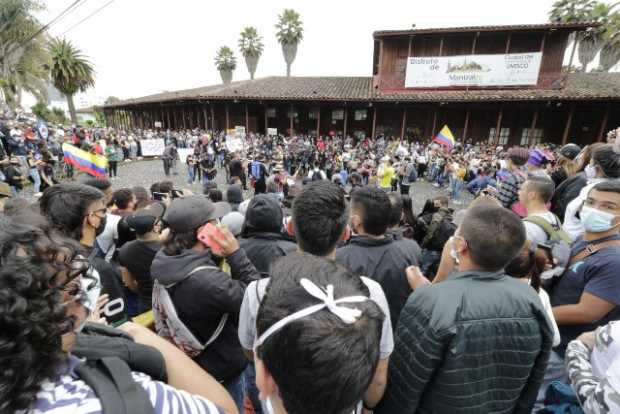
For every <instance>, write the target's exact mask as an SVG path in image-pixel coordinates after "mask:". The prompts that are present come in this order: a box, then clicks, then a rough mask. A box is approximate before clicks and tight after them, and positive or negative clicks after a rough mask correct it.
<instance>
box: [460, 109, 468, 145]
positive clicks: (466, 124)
mask: <svg viewBox="0 0 620 414" xmlns="http://www.w3.org/2000/svg"><path fill="white" fill-rule="evenodd" d="M468 127H469V108H467V111H466V112H465V125H463V137H462V138H461V141H463V144H465V140H466V139H467V128H468Z"/></svg>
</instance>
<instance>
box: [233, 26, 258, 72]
mask: <svg viewBox="0 0 620 414" xmlns="http://www.w3.org/2000/svg"><path fill="white" fill-rule="evenodd" d="M263 48H264V45H263V37H262V36H259V35H258V32H257V31H256V28H255V27H252V26H248V27H246V28H244V29H243V31H242V32H241V37H240V38H239V51H240V52H241V54H242V55H243V57H244V58H245V64H246V65H247V67H248V72H250V79H254V73H255V72H256V66H257V65H258V59H259V58H260V57H261V55H262V54H263Z"/></svg>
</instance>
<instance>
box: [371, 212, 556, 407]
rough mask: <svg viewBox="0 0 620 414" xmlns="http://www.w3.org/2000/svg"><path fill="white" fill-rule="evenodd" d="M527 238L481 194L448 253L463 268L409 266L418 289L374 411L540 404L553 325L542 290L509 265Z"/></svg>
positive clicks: (406, 311)
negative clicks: (432, 274) (428, 272)
mask: <svg viewBox="0 0 620 414" xmlns="http://www.w3.org/2000/svg"><path fill="white" fill-rule="evenodd" d="M524 243H525V228H524V227H523V223H522V222H521V220H520V219H519V218H518V217H517V216H516V215H515V214H514V213H512V212H510V211H508V210H506V209H505V208H502V207H500V206H498V205H496V204H495V203H494V202H488V201H485V202H478V203H477V204H474V205H472V206H470V208H469V209H468V210H467V213H466V217H465V219H464V220H463V223H462V224H461V225H460V226H459V228H458V229H457V231H456V233H455V236H454V237H453V238H452V239H451V240H450V241H449V242H448V243H446V245H445V247H444V251H443V253H442V263H441V264H440V268H441V267H443V266H450V267H455V270H456V272H453V273H451V274H450V275H449V276H448V278H447V279H445V280H442V281H435V282H434V283H433V284H430V282H428V280H427V279H425V278H424V276H423V275H422V274H421V273H420V272H419V269H417V268H416V267H411V268H408V269H407V280H408V281H409V282H410V284H411V286H412V288H413V289H414V292H413V294H412V295H411V296H410V297H409V299H408V300H407V303H406V305H405V307H404V308H403V310H402V313H401V315H400V320H399V325H398V330H397V332H396V340H395V344H396V345H395V349H394V352H395V354H394V355H393V356H392V358H390V366H389V370H388V373H389V374H388V386H387V389H386V393H385V396H384V397H383V400H382V401H381V403H380V404H379V406H377V407H376V409H375V410H374V412H375V413H377V414H386V413H388V414H391V413H394V414H396V413H398V414H401V413H413V412H446V413H448V412H450V413H452V412H478V411H480V410H481V407H485V408H483V409H482V410H483V411H484V412H487V411H489V412H490V411H493V412H503V413H513V412H522V413H529V412H531V410H532V406H533V404H534V402H535V400H536V396H537V392H538V388H539V386H540V383H541V380H542V377H543V374H544V370H545V365H546V362H547V358H548V356H549V351H550V349H551V344H552V338H553V333H552V328H551V326H550V324H549V321H548V318H547V316H546V313H545V309H544V308H543V306H542V304H541V302H540V299H539V298H538V295H537V294H536V292H535V291H534V290H533V289H532V288H530V287H529V286H527V285H526V284H525V283H523V282H521V281H519V280H516V279H514V278H512V277H509V276H507V275H506V274H505V272H504V270H503V269H504V267H505V266H506V265H507V264H508V263H510V261H511V260H512V259H513V258H514V257H515V256H516V255H517V254H518V253H519V252H520V251H521V249H522V247H523V244H524ZM444 262H445V263H444ZM429 284H430V285H429ZM425 285H428V286H425ZM498 349H501V350H502V352H501V361H499V362H498V359H497V358H496V357H497V355H499V354H498V353H497V350H498ZM464 383H466V386H464V385H463V384H464ZM497 390H500V391H497Z"/></svg>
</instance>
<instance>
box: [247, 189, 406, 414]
mask: <svg viewBox="0 0 620 414" xmlns="http://www.w3.org/2000/svg"><path fill="white" fill-rule="evenodd" d="M384 195H385V194H384ZM347 221H348V211H347V204H346V200H345V197H344V191H343V190H342V188H340V187H338V186H337V185H335V184H333V183H330V182H328V181H326V180H321V181H318V182H312V183H309V184H308V185H306V186H305V187H304V188H303V190H302V191H301V193H300V194H299V195H298V196H297V197H296V198H295V201H294V204H293V215H292V218H291V220H289V222H288V232H289V233H291V234H294V235H295V238H296V240H297V246H298V249H299V251H301V252H305V253H307V254H312V255H314V256H319V257H325V258H329V259H330V260H334V259H335V257H336V245H337V244H338V242H339V241H341V240H344V239H347V238H348V235H349V229H348V227H347ZM291 254H294V253H291ZM286 257H288V256H286ZM281 260H284V259H281ZM283 276H284V275H283ZM287 276H291V277H292V276H293V275H287ZM269 280H270V279H262V280H260V281H258V282H253V283H251V284H250V285H249V286H248V288H247V290H246V292H245V296H244V298H243V304H242V305H241V315H240V318H239V340H240V342H241V345H242V346H243V348H244V349H245V352H246V354H247V355H248V356H249V357H251V358H253V353H252V350H253V349H254V343H255V340H256V338H257V334H256V315H257V313H258V311H259V305H260V304H261V300H262V298H263V296H264V294H265V290H266V287H267V284H268V283H269ZM360 280H361V281H362V282H363V284H364V285H366V286H367V288H368V290H369V292H370V298H371V300H373V301H374V302H375V303H376V304H377V305H378V306H379V307H380V308H381V310H382V311H383V314H384V315H385V316H386V317H385V319H384V321H383V327H382V330H381V342H380V355H379V358H380V360H379V364H378V366H377V370H376V372H375V373H374V377H373V379H372V382H371V383H370V385H369V386H368V387H367V390H366V393H365V395H364V404H365V405H366V406H367V407H369V408H371V407H374V406H375V405H376V404H377V402H378V401H379V400H380V399H381V396H382V395H383V391H384V387H385V379H386V378H387V365H388V359H389V356H390V353H391V352H392V349H393V347H394V343H393V340H392V323H391V320H390V317H389V313H390V309H389V306H388V302H387V300H386V297H385V294H384V292H383V290H382V289H381V286H380V285H379V284H378V283H377V282H375V281H374V280H372V279H370V278H367V277H364V276H362V277H360ZM251 367H252V366H251V365H250V367H249V369H250V368H251ZM255 406H256V405H255Z"/></svg>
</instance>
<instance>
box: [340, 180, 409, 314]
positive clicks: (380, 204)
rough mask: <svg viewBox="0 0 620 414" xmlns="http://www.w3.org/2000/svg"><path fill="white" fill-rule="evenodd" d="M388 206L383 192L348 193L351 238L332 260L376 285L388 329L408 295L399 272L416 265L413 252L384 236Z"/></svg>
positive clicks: (360, 189)
mask: <svg viewBox="0 0 620 414" xmlns="http://www.w3.org/2000/svg"><path fill="white" fill-rule="evenodd" d="M391 211H392V205H391V204H390V199H389V197H388V195H387V194H386V193H385V191H383V190H381V189H379V188H373V187H362V188H359V189H356V190H355V191H354V192H353V193H352V194H351V217H350V221H349V222H350V226H351V230H352V231H353V233H354V236H353V237H351V239H350V240H349V244H347V245H346V246H344V247H341V248H340V249H338V250H337V252H336V261H337V262H338V263H339V264H341V265H343V266H344V267H346V268H347V269H349V270H350V271H352V272H353V273H355V274H357V275H360V276H367V277H369V278H371V279H372V280H374V281H376V282H378V283H379V284H380V285H381V288H382V289H383V291H384V292H385V295H386V297H387V301H388V304H389V305H390V316H391V318H392V326H396V324H397V322H398V316H399V315H400V311H401V309H402V307H403V306H404V304H405V301H406V300H407V297H408V296H409V294H410V293H411V288H410V287H409V284H408V283H407V280H406V279H405V278H404V277H403V273H404V271H405V269H406V268H407V267H408V266H412V265H416V266H417V265H418V258H417V257H416V256H415V252H414V251H408V250H406V249H403V248H401V246H400V245H399V244H398V243H397V242H396V241H395V240H394V238H393V237H391V236H389V235H387V234H386V233H387V230H388V227H389V224H390V214H389V212H391Z"/></svg>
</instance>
